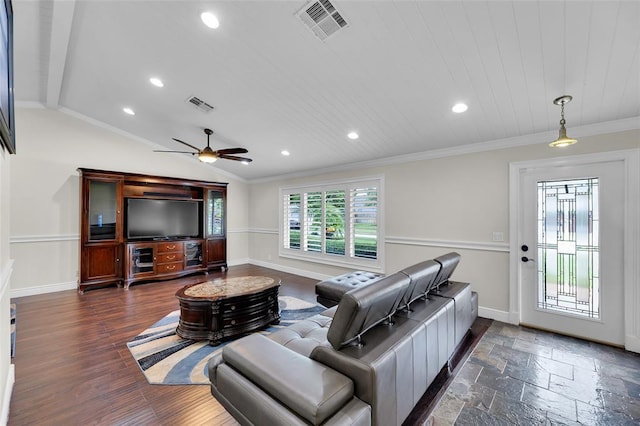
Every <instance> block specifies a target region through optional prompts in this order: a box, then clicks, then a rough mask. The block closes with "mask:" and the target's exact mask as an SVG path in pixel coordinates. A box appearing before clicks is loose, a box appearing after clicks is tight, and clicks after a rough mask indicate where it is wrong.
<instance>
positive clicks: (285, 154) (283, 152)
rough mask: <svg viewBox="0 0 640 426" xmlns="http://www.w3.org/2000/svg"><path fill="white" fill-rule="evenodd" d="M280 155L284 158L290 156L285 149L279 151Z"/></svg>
mask: <svg viewBox="0 0 640 426" xmlns="http://www.w3.org/2000/svg"><path fill="white" fill-rule="evenodd" d="M280 154H282V155H284V156H285V157H286V156H289V155H291V153H290V152H289V151H287V150H286V149H284V150H282V151H280Z"/></svg>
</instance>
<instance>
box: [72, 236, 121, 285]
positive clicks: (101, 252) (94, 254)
mask: <svg viewBox="0 0 640 426" xmlns="http://www.w3.org/2000/svg"><path fill="white" fill-rule="evenodd" d="M82 251H83V253H82V259H83V263H84V265H83V266H84V267H83V268H82V277H81V279H82V282H86V281H105V282H107V281H112V280H118V279H121V278H122V245H121V244H101V245H91V246H89V245H86V246H85V247H84V248H83V249H82Z"/></svg>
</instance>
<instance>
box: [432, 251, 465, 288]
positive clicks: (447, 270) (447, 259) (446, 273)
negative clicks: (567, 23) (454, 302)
mask: <svg viewBox="0 0 640 426" xmlns="http://www.w3.org/2000/svg"><path fill="white" fill-rule="evenodd" d="M433 260H435V261H436V262H438V263H439V264H440V265H441V266H442V267H441V268H440V272H439V273H438V276H437V277H436V279H435V280H434V282H433V287H440V286H441V285H442V284H444V283H446V282H447V281H449V278H451V275H452V274H453V271H454V270H455V269H456V267H457V266H458V263H459V262H460V255H459V254H458V253H456V252H451V253H447V254H443V255H442V256H438V257H436V258H435V259H433Z"/></svg>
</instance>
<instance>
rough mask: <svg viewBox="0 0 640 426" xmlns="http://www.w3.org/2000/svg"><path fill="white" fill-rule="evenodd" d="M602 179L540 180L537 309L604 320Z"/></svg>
mask: <svg viewBox="0 0 640 426" xmlns="http://www.w3.org/2000/svg"><path fill="white" fill-rule="evenodd" d="M598 187H599V185H598V178H589V179H575V180H562V181H552V182H538V259H540V261H539V262H538V308H540V309H550V310H557V311H564V312H567V313H571V314H575V315H581V316H586V317H589V318H600V280H599V267H598V266H599V246H598Z"/></svg>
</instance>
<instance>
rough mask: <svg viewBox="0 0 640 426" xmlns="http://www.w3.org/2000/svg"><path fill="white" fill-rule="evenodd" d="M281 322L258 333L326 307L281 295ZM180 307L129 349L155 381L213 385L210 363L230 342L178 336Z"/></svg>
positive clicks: (143, 334) (268, 330) (136, 340)
mask: <svg viewBox="0 0 640 426" xmlns="http://www.w3.org/2000/svg"><path fill="white" fill-rule="evenodd" d="M278 301H279V303H280V316H281V319H280V324H278V325H274V326H270V327H268V328H265V329H263V330H261V331H258V333H263V334H269V333H272V332H273V331H275V330H277V329H279V328H283V327H286V326H288V325H291V324H293V323H295V322H297V321H300V320H303V319H305V318H309V317H310V316H313V315H315V314H317V313H320V312H322V311H324V310H325V309H326V308H325V307H323V306H321V305H317V304H314V303H309V302H306V301H303V300H300V299H297V298H295V297H290V296H280V297H279V298H278ZM179 319H180V310H176V311H173V312H171V313H169V314H168V315H167V316H165V317H164V318H162V319H161V320H160V321H158V322H156V323H155V324H153V325H152V326H151V327H149V328H147V329H146V330H144V331H143V332H142V333H140V334H139V335H137V336H136V337H134V338H133V339H132V340H131V341H130V342H128V343H127V347H128V348H129V351H130V352H131V354H132V355H133V358H134V359H135V360H136V362H137V363H138V365H139V366H140V369H141V370H142V373H143V374H144V375H145V377H146V378H147V381H148V382H149V383H151V384H162V385H188V384H194V385H196V384H202V385H208V384H209V377H208V375H207V362H208V361H209V359H211V357H213V356H214V355H215V354H216V353H218V352H219V351H221V350H222V348H224V347H225V346H226V345H227V344H228V343H229V342H231V341H233V340H229V341H225V342H223V343H221V344H220V345H218V346H209V345H208V344H207V341H195V340H187V339H183V338H181V337H179V336H178V335H176V327H177V326H178V320H179Z"/></svg>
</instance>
